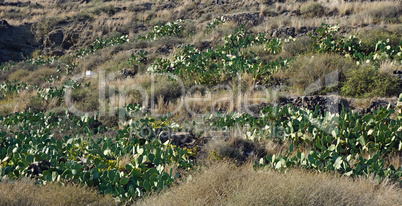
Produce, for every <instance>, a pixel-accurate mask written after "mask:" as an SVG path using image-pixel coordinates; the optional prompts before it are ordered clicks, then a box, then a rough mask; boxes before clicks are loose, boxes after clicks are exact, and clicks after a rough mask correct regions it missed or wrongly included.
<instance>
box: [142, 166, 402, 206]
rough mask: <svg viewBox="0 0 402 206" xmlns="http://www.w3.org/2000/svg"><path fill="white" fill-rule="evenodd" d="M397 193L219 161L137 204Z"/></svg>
mask: <svg viewBox="0 0 402 206" xmlns="http://www.w3.org/2000/svg"><path fill="white" fill-rule="evenodd" d="M401 202H402V192H401V190H400V189H398V188H395V187H393V186H392V185H387V184H385V183H384V184H381V185H375V184H374V183H373V182H372V181H371V180H370V179H365V178H362V179H356V180H353V179H351V178H346V177H341V178H340V177H336V176H334V175H330V174H319V173H312V172H309V171H305V170H299V169H292V170H290V171H288V172H287V173H285V174H283V173H278V172H275V171H271V170H268V171H263V170H258V171H255V170H253V169H252V166H251V165H250V164H248V165H244V166H241V167H236V166H234V165H233V164H230V163H226V162H219V163H215V164H212V165H211V166H209V167H206V168H204V169H202V170H201V171H200V172H198V173H194V174H193V175H191V176H190V177H189V178H187V180H185V181H183V182H182V183H180V184H178V185H176V186H173V187H171V188H170V189H167V190H166V191H164V192H162V193H161V194H159V195H153V196H150V197H148V198H146V199H144V200H142V201H139V202H138V203H137V205H399V203H401Z"/></svg>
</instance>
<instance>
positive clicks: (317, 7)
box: [300, 3, 325, 17]
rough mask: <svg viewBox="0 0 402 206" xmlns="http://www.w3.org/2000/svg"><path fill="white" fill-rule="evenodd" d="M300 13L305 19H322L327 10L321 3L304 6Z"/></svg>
mask: <svg viewBox="0 0 402 206" xmlns="http://www.w3.org/2000/svg"><path fill="white" fill-rule="evenodd" d="M300 13H301V14H302V15H303V16H305V17H320V16H322V15H324V13H325V9H324V7H323V6H322V5H321V4H320V3H311V4H305V5H303V6H302V7H301V9H300Z"/></svg>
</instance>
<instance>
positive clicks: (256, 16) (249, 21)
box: [224, 12, 264, 26]
mask: <svg viewBox="0 0 402 206" xmlns="http://www.w3.org/2000/svg"><path fill="white" fill-rule="evenodd" d="M224 18H225V20H226V21H234V22H236V23H238V24H243V25H245V26H257V25H259V24H261V23H262V22H263V21H264V17H263V16H260V13H259V12H246V13H239V14H231V15H226V16H224Z"/></svg>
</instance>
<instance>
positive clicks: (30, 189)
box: [0, 179, 116, 206]
mask: <svg viewBox="0 0 402 206" xmlns="http://www.w3.org/2000/svg"><path fill="white" fill-rule="evenodd" d="M0 205H10V206H12V205H18V206H20V205H116V203H115V201H114V199H113V197H112V196H110V195H107V196H103V195H100V194H98V193H97V191H95V190H94V189H91V188H88V187H83V186H74V185H71V184H67V185H65V186H59V185H58V184H57V183H53V184H48V185H45V186H38V185H35V184H34V182H33V181H31V180H29V179H22V180H18V181H9V180H2V181H1V182H0Z"/></svg>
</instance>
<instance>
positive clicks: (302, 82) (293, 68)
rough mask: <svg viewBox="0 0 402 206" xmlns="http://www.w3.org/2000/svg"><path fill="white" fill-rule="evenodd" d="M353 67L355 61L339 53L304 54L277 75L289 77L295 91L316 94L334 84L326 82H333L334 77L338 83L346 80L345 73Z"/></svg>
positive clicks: (283, 77) (282, 77)
mask: <svg viewBox="0 0 402 206" xmlns="http://www.w3.org/2000/svg"><path fill="white" fill-rule="evenodd" d="M353 67H354V63H353V62H352V61H351V60H349V59H347V58H345V57H342V56H339V55H334V54H315V55H314V56H311V55H303V56H299V57H297V58H296V59H295V60H294V61H292V63H291V65H290V67H289V69H287V70H285V71H280V72H278V73H277V74H275V75H276V77H279V78H281V79H288V83H289V85H290V86H292V90H294V91H299V92H301V93H304V94H314V93H316V92H319V91H321V90H322V89H325V87H326V86H333V85H327V83H326V82H332V79H333V78H335V79H333V83H337V84H338V85H339V84H340V83H341V82H343V81H345V80H344V77H343V76H344V73H345V72H346V71H348V70H350V69H351V68H353ZM332 72H335V73H332ZM337 75H338V76H337ZM336 77H338V78H336ZM326 78H329V79H328V80H327V79H326Z"/></svg>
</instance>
